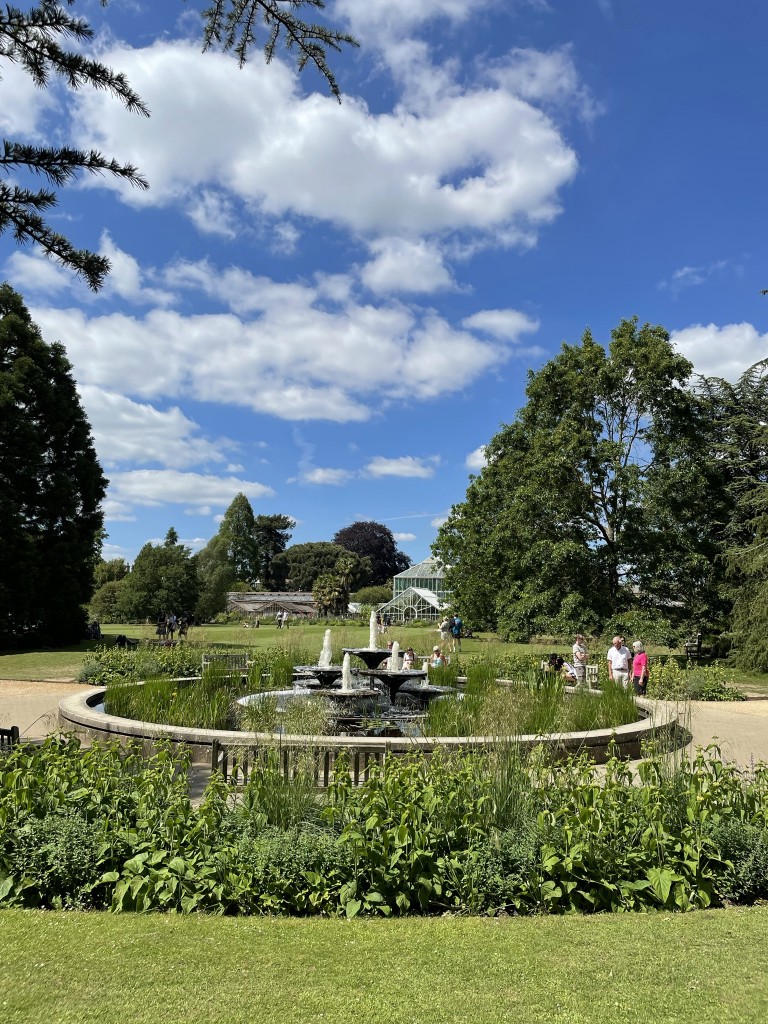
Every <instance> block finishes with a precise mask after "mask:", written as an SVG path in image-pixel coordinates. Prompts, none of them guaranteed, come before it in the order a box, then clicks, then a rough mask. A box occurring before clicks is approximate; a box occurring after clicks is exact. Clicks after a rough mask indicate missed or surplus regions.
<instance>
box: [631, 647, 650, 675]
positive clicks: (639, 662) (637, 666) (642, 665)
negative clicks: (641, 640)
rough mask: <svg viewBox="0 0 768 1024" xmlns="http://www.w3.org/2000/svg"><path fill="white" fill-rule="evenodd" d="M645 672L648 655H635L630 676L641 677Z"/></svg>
mask: <svg viewBox="0 0 768 1024" xmlns="http://www.w3.org/2000/svg"><path fill="white" fill-rule="evenodd" d="M647 671H648V655H647V654H646V653H645V651H643V653H642V654H636V655H635V656H634V658H633V659H632V675H633V676H640V677H642V676H644V675H645V673H646V672H647Z"/></svg>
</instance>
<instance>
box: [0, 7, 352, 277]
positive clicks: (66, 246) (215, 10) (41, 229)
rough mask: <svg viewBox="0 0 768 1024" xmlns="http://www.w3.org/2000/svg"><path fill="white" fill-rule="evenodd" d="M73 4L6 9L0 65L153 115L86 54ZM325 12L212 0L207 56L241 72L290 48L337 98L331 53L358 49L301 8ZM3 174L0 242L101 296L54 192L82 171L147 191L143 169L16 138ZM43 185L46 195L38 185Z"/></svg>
mask: <svg viewBox="0 0 768 1024" xmlns="http://www.w3.org/2000/svg"><path fill="white" fill-rule="evenodd" d="M73 5H74V0H66V6H64V5H63V4H62V3H61V2H60V0H37V3H36V4H34V5H33V6H32V7H31V8H30V9H29V10H27V11H22V10H20V9H18V8H16V7H12V6H5V7H0V62H2V61H3V60H5V61H7V62H8V63H13V64H16V65H18V66H19V67H21V68H22V69H23V70H24V71H26V72H27V73H28V74H29V75H30V76H31V78H32V80H33V81H34V83H35V84H36V85H37V86H39V87H40V88H46V87H47V86H48V85H49V84H50V80H51V78H52V77H53V76H56V77H59V78H61V79H62V80H63V81H64V82H65V83H66V84H67V86H68V87H69V88H70V89H73V90H76V89H80V88H81V87H82V86H86V85H89V86H92V87H93V88H95V89H104V90H106V91H107V92H109V93H111V94H112V95H113V96H114V97H116V98H117V99H118V100H119V101H120V102H121V103H122V104H123V105H124V106H125V107H126V109H128V110H129V111H132V112H135V113H139V114H143V115H145V116H149V111H148V110H147V108H146V106H145V104H144V103H143V102H142V100H141V98H140V97H139V96H138V95H137V93H135V92H134V90H133V89H132V88H131V87H130V85H129V83H128V81H127V79H126V78H125V76H124V75H123V74H121V73H120V72H115V71H113V70H112V68H109V67H107V66H106V65H104V64H102V63H100V62H99V61H96V60H92V59H90V58H88V57H85V56H84V55H83V54H82V52H80V47H82V44H84V43H87V42H88V41H89V40H91V39H92V38H93V29H92V28H91V27H90V25H89V24H88V22H87V21H86V20H85V19H84V18H80V17H76V16H74V15H72V14H70V13H69V12H68V11H67V9H66V8H67V7H72V6H73ZM101 5H102V7H106V6H107V0H101ZM324 6H325V4H324V2H323V0H290V2H289V3H285V2H284V0H213V3H212V5H211V6H210V7H209V8H208V9H207V10H205V11H203V12H202V15H201V17H202V19H203V26H204V29H203V45H204V49H211V48H219V49H223V50H225V51H228V50H231V51H234V53H235V54H236V56H237V58H238V60H239V62H240V65H241V66H242V65H243V64H244V63H245V62H246V60H247V57H248V53H249V51H250V50H251V49H252V48H253V47H254V46H255V45H259V46H262V47H263V52H264V57H265V59H266V61H267V63H269V61H271V60H272V58H273V57H274V54H275V51H276V49H277V48H278V47H279V46H284V47H285V48H286V49H287V50H288V51H289V52H292V53H293V54H295V56H296V62H297V65H298V68H299V70H302V69H303V68H304V67H306V66H307V65H308V64H310V65H312V66H314V67H315V68H316V69H317V70H318V71H319V73H320V74H321V75H322V76H323V77H324V78H325V80H326V82H327V84H328V87H329V88H330V90H331V92H332V93H333V94H334V96H336V97H337V98H338V97H339V88H338V85H337V83H336V79H335V78H334V76H333V73H332V71H331V69H330V67H329V65H328V61H327V51H328V50H336V51H338V50H340V49H341V48H342V46H343V45H344V44H349V45H357V44H356V42H355V40H354V39H353V38H352V37H351V36H349V35H347V34H346V33H343V32H339V31H336V30H334V29H333V28H331V27H329V26H326V25H322V24H314V23H312V22H307V21H304V20H303V18H301V17H300V16H299V12H300V11H301V10H302V9H306V8H309V9H310V10H322V9H323V8H324ZM259 28H261V29H262V30H263V37H262V35H261V34H260V33H259V31H258V30H259ZM70 39H73V40H74V41H75V43H76V44H77V47H76V48H75V49H67V48H66V46H65V44H66V42H67V41H68V40H70ZM262 39H263V42H262ZM0 168H2V170H3V171H4V172H5V174H6V175H7V176H8V180H7V181H0V234H2V233H3V232H4V231H12V232H13V236H14V238H15V239H16V241H17V242H19V243H21V244H23V243H25V242H32V243H34V244H37V245H39V246H40V247H41V248H42V250H43V251H44V252H45V253H46V254H47V255H49V256H51V257H52V258H53V259H55V260H57V261H58V262H59V263H61V264H62V265H63V266H65V267H69V268H70V269H72V270H74V271H75V273H77V274H78V275H80V276H81V277H82V278H83V279H84V280H85V281H86V282H87V283H88V285H89V286H90V287H91V288H93V289H94V290H98V289H99V288H100V287H101V285H102V284H103V282H104V277H105V276H106V274H107V273H108V272H109V261H108V260H107V259H106V257H104V256H99V255H98V254H97V253H93V252H90V251H88V250H87V249H77V248H76V247H75V246H74V245H73V244H72V243H71V242H70V241H69V239H68V238H66V237H65V236H64V235H62V234H61V233H60V232H58V231H56V230H54V228H52V227H51V225H50V224H49V223H48V222H47V220H46V219H45V215H46V214H47V213H49V212H50V211H51V210H52V209H53V208H54V207H55V206H56V205H57V203H58V196H57V193H56V189H60V188H63V187H64V186H66V185H68V184H70V183H71V182H72V181H73V180H74V178H76V176H77V175H78V174H79V173H81V172H83V171H87V172H88V173H90V174H111V175H113V176H114V177H116V178H121V179H123V180H124V181H128V182H130V184H132V185H135V186H136V187H137V188H141V189H146V188H148V187H149V186H148V183H147V181H146V180H145V179H144V178H143V177H142V176H141V174H140V173H139V171H138V170H137V169H136V168H135V167H134V166H133V165H132V164H121V163H119V162H118V161H117V160H115V159H113V158H111V157H105V156H103V155H102V154H101V153H98V152H96V151H95V150H90V151H88V152H86V151H84V150H80V149H75V148H73V147H71V146H67V145H63V146H59V145H42V146H38V145H30V144H26V143H20V142H15V141H9V140H3V142H2V149H1V150H0ZM40 180H44V181H45V182H46V185H47V187H45V188H38V187H36V186H37V182H39V181H40Z"/></svg>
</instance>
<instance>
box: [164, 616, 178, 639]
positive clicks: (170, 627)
mask: <svg viewBox="0 0 768 1024" xmlns="http://www.w3.org/2000/svg"><path fill="white" fill-rule="evenodd" d="M178 624H179V623H178V620H177V618H176V616H175V615H174V613H173V612H171V614H170V615H169V616H168V620H167V622H166V632H167V633H168V639H169V640H173V634H174V633H175V632H176V627H177V626H178Z"/></svg>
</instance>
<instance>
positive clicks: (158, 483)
mask: <svg viewBox="0 0 768 1024" xmlns="http://www.w3.org/2000/svg"><path fill="white" fill-rule="evenodd" d="M239 493H242V494H245V496H246V497H248V498H251V499H257V498H264V497H270V496H272V495H273V494H274V491H273V490H272V488H271V487H266V486H265V485H264V484H260V483H256V482H255V481H252V480H242V479H240V478H239V477H232V476H230V477H220V476H210V475H205V474H202V473H181V472H179V471H178V470H174V469H136V470H130V471H128V472H126V473H113V474H112V475H111V478H110V484H109V495H110V498H113V499H114V500H116V501H118V502H119V503H120V504H121V505H122V506H123V507H126V506H132V505H143V506H159V505H170V504H179V505H187V506H189V507H192V508H195V509H198V510H199V509H203V508H206V507H208V506H211V505H214V506H219V507H226V506H227V505H229V504H230V503H231V501H232V499H233V498H234V497H235V495H236V494H239ZM201 514H202V513H201Z"/></svg>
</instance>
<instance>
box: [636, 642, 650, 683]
mask: <svg viewBox="0 0 768 1024" xmlns="http://www.w3.org/2000/svg"><path fill="white" fill-rule="evenodd" d="M632 650H633V651H634V657H633V658H632V686H633V687H634V690H635V693H637V694H639V695H640V696H643V695H644V694H645V691H646V690H647V689H648V655H647V654H646V653H645V647H644V646H643V642H642V640H635V642H634V643H633V644H632Z"/></svg>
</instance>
